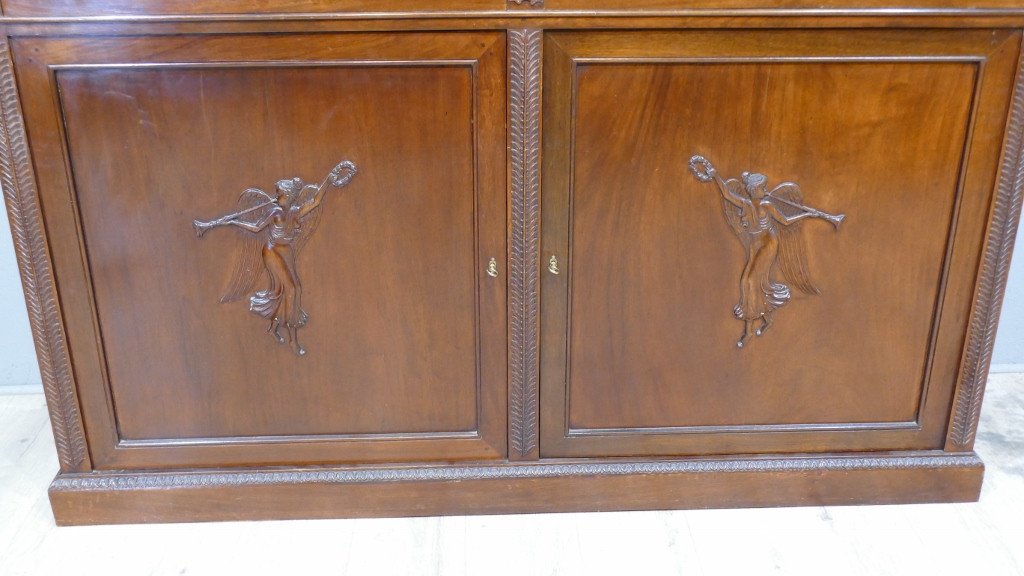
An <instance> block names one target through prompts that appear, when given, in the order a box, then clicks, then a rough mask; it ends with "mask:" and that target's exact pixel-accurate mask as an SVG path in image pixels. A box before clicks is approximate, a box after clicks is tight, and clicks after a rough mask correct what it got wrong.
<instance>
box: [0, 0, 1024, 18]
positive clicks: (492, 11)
mask: <svg viewBox="0 0 1024 576" xmlns="http://www.w3.org/2000/svg"><path fill="white" fill-rule="evenodd" d="M0 7H2V9H3V15H4V16H6V17H12V18H79V17H133V16H199V17H202V16H221V17H225V16H238V17H252V16H270V15H274V14H279V15H296V14H308V15H328V14H354V13H360V14H366V13H372V14H375V15H389V14H393V15H397V14H409V13H417V14H427V13H444V14H446V15H452V16H454V15H461V14H465V13H474V12H475V13H481V15H487V16H496V15H497V16H500V15H501V12H503V11H508V13H509V14H511V15H519V14H522V13H523V12H532V13H538V12H539V13H543V14H544V15H545V16H554V17H564V16H577V15H578V16H600V15H601V14H597V13H596V12H618V13H634V14H636V13H645V14H644V15H647V14H650V15H667V14H670V13H678V14H680V15H686V16H690V15H693V16H704V15H714V14H715V12H718V11H721V12H730V11H737V10H738V11H742V12H743V13H744V14H745V15H752V16H756V15H760V14H761V13H792V12H793V11H797V12H801V11H806V12H804V13H805V14H808V15H821V14H823V13H830V14H831V13H847V12H861V11H868V12H874V11H878V10H880V9H885V11H886V14H887V15H889V16H892V15H893V14H895V13H898V12H901V11H905V12H906V13H907V14H913V15H921V14H923V12H922V11H937V12H941V13H942V14H946V15H948V14H950V13H951V12H961V11H962V12H967V13H979V12H984V11H991V10H996V11H998V12H1000V13H1006V12H1011V13H1013V14H1021V13H1024V9H1022V7H1021V5H1020V1H1019V0H981V1H980V2H967V1H965V0H899V2H892V0H697V1H688V2H687V1H682V0H204V1H201V2H199V1H196V0H0Z"/></svg>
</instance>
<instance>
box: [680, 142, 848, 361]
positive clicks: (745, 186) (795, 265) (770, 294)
mask: <svg viewBox="0 0 1024 576" xmlns="http://www.w3.org/2000/svg"><path fill="white" fill-rule="evenodd" d="M690 171H691V172H693V175H694V176H696V177H697V179H698V180H700V181H701V182H712V181H714V182H715V184H717V185H718V189H719V192H721V195H722V210H723V211H724V212H725V219H726V221H727V222H728V223H729V226H730V227H731V228H732V230H733V232H734V233H735V234H736V236H737V237H739V239H740V242H741V243H742V244H743V248H744V251H745V252H746V259H747V261H746V264H745V265H744V266H743V272H742V273H741V274H740V300H739V303H738V304H736V307H735V308H734V309H733V314H734V315H735V316H736V318H737V319H738V320H741V321H743V334H742V335H741V336H740V339H739V340H738V341H737V342H736V346H737V347H739V348H743V346H744V345H745V344H746V343H747V342H748V341H749V340H750V338H751V336H761V335H762V334H764V333H765V331H767V330H768V328H770V327H771V325H772V315H773V314H774V313H775V311H777V310H778V309H779V308H782V307H783V306H785V305H786V303H787V302H789V299H790V297H791V293H790V286H793V287H795V288H796V289H797V290H799V291H800V292H802V293H804V294H808V295H814V294H819V293H820V292H819V290H818V288H817V287H816V286H815V285H814V283H813V282H812V281H811V277H810V273H809V271H808V269H807V254H806V247H805V245H804V239H803V236H802V234H801V233H800V229H801V227H800V226H796V224H797V223H799V222H801V221H803V220H806V219H808V218H819V219H822V220H825V221H827V222H829V223H831V224H832V226H834V227H835V228H836V229H837V230H838V229H839V224H840V223H842V221H843V219H844V218H845V215H843V214H827V213H825V212H822V211H820V210H817V209H815V208H811V207H808V206H806V205H804V203H803V202H804V200H803V194H802V193H801V191H800V187H799V186H797V185H796V184H794V183H792V182H784V183H782V184H779V185H778V186H776V187H775V188H772V189H771V190H768V178H767V177H765V175H764V174H757V173H750V172H744V173H743V174H741V176H740V179H739V180H737V179H735V178H730V179H728V180H723V179H722V177H721V176H719V175H718V171H717V170H715V167H714V166H713V165H712V164H711V162H708V161H707V159H705V158H704V157H703V156H694V157H692V158H690ZM779 276H781V277H782V279H783V280H784V282H780V281H778V277H779Z"/></svg>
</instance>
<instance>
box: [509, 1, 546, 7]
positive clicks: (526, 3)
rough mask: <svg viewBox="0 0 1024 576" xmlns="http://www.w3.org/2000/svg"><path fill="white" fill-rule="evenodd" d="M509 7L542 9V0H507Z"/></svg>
mask: <svg viewBox="0 0 1024 576" xmlns="http://www.w3.org/2000/svg"><path fill="white" fill-rule="evenodd" d="M508 4H509V5H511V6H527V7H530V8H543V7H544V0H508Z"/></svg>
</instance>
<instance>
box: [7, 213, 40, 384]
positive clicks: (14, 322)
mask: <svg viewBox="0 0 1024 576" xmlns="http://www.w3.org/2000/svg"><path fill="white" fill-rule="evenodd" d="M0 205H2V201H0ZM0 318H3V325H2V326H0V386H16V387H26V386H32V387H40V386H41V384H40V379H39V366H38V365H37V364H36V350H35V347H34V345H33V344H32V331H31V330H30V329H29V324H28V311H27V310H26V309H25V298H24V297H23V296H22V292H21V276H20V275H19V274H18V264H17V262H16V261H15V260H14V244H13V243H12V241H11V232H10V228H8V226H7V209H6V207H5V208H4V209H3V210H0Z"/></svg>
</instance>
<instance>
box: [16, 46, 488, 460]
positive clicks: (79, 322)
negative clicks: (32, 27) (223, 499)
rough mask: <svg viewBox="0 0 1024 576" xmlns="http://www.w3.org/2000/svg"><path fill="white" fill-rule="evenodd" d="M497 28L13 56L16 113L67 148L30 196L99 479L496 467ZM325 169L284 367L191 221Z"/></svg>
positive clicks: (226, 262) (216, 249) (218, 240)
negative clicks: (471, 461) (44, 237)
mask: <svg viewBox="0 0 1024 576" xmlns="http://www.w3.org/2000/svg"><path fill="white" fill-rule="evenodd" d="M499 38H500V36H498V35H495V34H479V35H463V36H426V37H407V38H406V39H405V40H404V42H397V43H396V42H393V41H392V42H391V44H390V47H389V49H387V50H378V49H377V48H376V47H377V46H379V45H380V44H381V42H382V41H384V40H385V39H384V38H382V37H373V36H363V37H345V38H340V37H320V38H311V37H305V38H303V37H289V38H281V39H280V41H279V42H266V41H265V39H257V38H249V39H239V38H233V39H231V42H230V43H228V42H220V41H218V40H216V39H213V40H210V41H208V42H198V43H192V42H182V41H180V40H166V39H163V40H161V39H153V40H150V41H145V42H133V43H131V44H127V43H125V42H122V41H116V40H114V41H110V40H107V41H102V40H100V41H93V40H68V41H59V40H58V41H32V40H26V41H25V43H24V44H16V46H15V48H14V53H15V58H16V59H18V58H21V57H24V58H23V59H22V60H21V62H22V63H23V68H22V71H23V77H22V78H23V82H24V85H25V86H26V91H38V92H37V93H38V96H35V97H33V98H32V100H31V103H30V104H29V105H27V106H26V115H27V116H28V118H29V122H31V123H34V124H35V125H38V126H44V125H49V126H56V125H57V123H58V122H59V123H60V124H63V128H64V131H65V135H66V144H65V140H64V139H62V138H61V136H62V135H61V133H60V132H57V131H53V132H42V131H41V132H39V133H37V134H35V135H33V139H34V140H33V145H34V146H35V147H36V150H37V158H38V161H39V162H40V163H43V164H50V165H54V164H58V163H63V161H64V154H65V153H67V154H68V162H69V170H70V172H71V175H72V178H73V180H72V182H73V184H72V183H71V182H68V181H66V180H65V179H64V178H65V176H64V174H63V173H61V172H53V173H48V174H47V175H46V176H44V177H43V178H42V179H41V182H40V187H41V194H42V197H43V201H44V203H47V202H49V203H52V205H53V206H54V209H53V210H52V211H50V213H49V214H48V218H51V219H52V220H51V222H53V225H54V226H55V228H54V229H55V230H61V231H63V232H64V233H62V234H54V235H51V243H52V245H53V247H54V261H55V264H56V266H57V273H58V276H60V277H61V278H62V281H63V283H64V286H65V287H66V290H68V291H70V292H71V293H73V294H75V295H76V296H77V295H81V297H82V298H83V304H85V306H83V307H82V308H81V310H79V308H78V307H77V305H76V307H75V311H76V312H78V311H81V312H87V314H81V315H75V314H74V313H72V314H69V316H68V318H67V323H68V328H69V331H70V332H71V334H72V339H73V340H74V342H75V344H73V348H78V349H81V350H82V351H83V352H82V353H81V355H82V356H83V358H82V360H81V361H80V363H79V373H78V376H79V382H80V386H81V387H82V388H83V389H84V390H87V391H88V392H87V394H86V395H87V397H86V398H83V405H84V409H85V413H86V423H87V426H88V428H89V430H90V439H91V443H92V448H93V451H94V453H95V454H96V459H97V465H98V466H112V467H124V466H154V465H183V464H186V463H187V464H192V465H196V464H201V463H203V462H220V461H223V459H225V458H226V459H227V460H228V461H237V462H239V463H241V462H244V463H257V462H267V463H285V462H296V463H297V462H302V461H306V460H307V459H313V460H314V461H323V462H331V461H335V462H339V461H352V460H359V461H365V460H371V461H372V460H376V459H387V460H395V459H415V460H420V459H423V458H428V459H430V458H444V459H459V458H467V457H474V458H484V457H493V456H500V455H503V454H504V451H505V440H504V438H505V432H504V429H505V416H504V414H505V409H504V399H503V396H504V393H505V385H504V382H505V374H506V368H505V349H506V337H505V323H504V310H505V296H504V282H503V281H501V280H497V279H495V278H491V277H489V276H487V275H486V273H485V267H484V263H485V262H486V261H487V259H488V258H489V257H491V256H492V255H498V256H500V255H502V254H503V253H504V252H505V239H504V234H503V230H504V227H505V224H504V223H505V213H504V207H503V205H504V185H503V182H502V180H503V173H504V171H503V169H502V166H503V165H504V158H503V140H504V133H503V130H502V125H503V123H502V122H501V120H500V118H501V112H500V111H501V110H503V109H504V80H503V75H502V74H501V69H500V67H501V66H502V64H503V62H504V50H503V48H504V46H503V43H502V42H498V41H497V40H498V39H499ZM426 45H432V46H433V47H434V49H433V50H429V49H424V48H423V47H424V46H426ZM414 46H415V47H416V51H415V52H414V51H413V47H414ZM69 55H70V57H68V56H69ZM225 59H227V60H229V61H230V60H232V59H234V60H236V62H235V63H223V61H224V60H225ZM207 61H217V62H221V63H218V64H216V65H214V66H206V65H205V64H204V63H205V62H207ZM303 61H305V62H308V64H303ZM286 62H287V64H285V63H286ZM164 63H166V65H164ZM309 64H315V66H312V67H310V65H309ZM43 65H45V66H49V67H51V70H52V69H54V67H59V68H58V70H57V71H56V72H54V73H52V74H50V73H48V72H47V69H46V68H44V67H43ZM474 66H475V67H476V69H475V70H474ZM58 92H59V101H58V102H57V105H58V106H59V108H55V107H54V106H53V100H52V98H53V97H54V96H57V95H58V94H57V93H58ZM43 94H50V98H45V97H43V96H42V95H43ZM410 102H415V103H416V104H415V105H414V106H410ZM474 127H475V130H474ZM128 151H131V152H132V153H131V154H130V155H128V156H127V157H126V156H125V154H126V153H127V152H128ZM340 159H352V160H353V161H355V162H356V163H357V165H358V166H359V168H360V174H359V175H358V176H357V178H356V179H355V180H354V181H353V182H352V183H351V184H350V185H349V186H347V187H346V188H343V189H339V190H332V191H331V192H328V197H327V198H326V200H325V201H324V215H323V221H322V223H321V226H320V228H319V229H318V231H317V237H315V238H313V239H312V241H311V242H310V244H309V246H308V248H306V249H305V251H304V253H302V254H301V255H300V258H299V262H298V266H299V268H300V273H301V276H302V278H303V283H304V287H305V295H304V298H305V299H304V306H305V308H306V309H307V311H308V312H309V314H310V316H311V320H310V322H309V326H308V327H307V328H305V329H303V330H302V333H303V338H305V344H306V346H307V347H308V348H309V353H308V354H307V356H306V357H304V358H302V359H301V360H300V359H297V358H292V357H290V352H289V351H288V349H287V348H286V347H282V346H277V345H276V344H275V343H274V342H273V340H272V339H271V338H270V337H269V335H267V334H266V333H265V330H264V327H265V322H264V321H263V320H262V319H260V318H257V317H256V316H255V315H253V314H249V313H248V312H247V311H246V309H245V305H244V303H242V304H235V305H223V304H219V303H218V298H219V297H220V294H221V292H222V288H223V286H224V284H225V282H226V280H227V276H228V275H229V273H230V270H231V265H232V258H233V257H234V252H235V250H236V249H237V247H238V242H239V241H240V239H239V238H237V237H236V236H237V235H236V234H234V233H232V232H231V231H227V230H225V231H216V232H212V233H210V234H208V235H207V236H206V237H205V238H204V239H203V240H202V241H199V240H197V239H196V238H195V233H194V231H193V230H192V227H191V220H192V219H193V218H197V217H201V218H207V217H212V216H214V215H216V214H217V213H218V212H219V211H223V209H224V207H226V206H231V205H233V203H234V200H235V198H236V197H237V195H238V194H239V193H240V192H241V190H243V189H244V188H246V187H249V186H258V187H262V188H264V189H268V190H269V189H270V186H272V183H273V182H275V181H276V180H278V179H280V178H285V177H292V176H303V177H305V178H306V179H307V180H313V179H317V178H319V177H320V176H322V173H323V172H324V171H326V170H327V169H329V168H330V167H332V166H333V165H334V164H335V163H337V162H338V161H339V160H340ZM165 160H166V161H165ZM397 162H401V163H402V164H403V165H404V166H406V167H408V168H409V170H408V171H396V170H394V169H393V166H394V164H396V163H397ZM63 198H71V199H73V201H74V202H73V203H72V204H66V203H63V204H62V203H60V200H61V199H63ZM57 206H61V207H62V208H63V210H57V208H56V207H57ZM76 227H80V233H79V234H75V233H74V230H75V229H76ZM424 247H429V248H428V249H426V250H424ZM90 309H92V313H91V314H88V312H89V310H90ZM428 343H430V344H429V350H430V351H431V352H430V353H429V354H427V353H425V350H427V349H428V348H427V347H428ZM85 350H96V351H97V353H98V355H97V356H96V357H95V360H93V361H86V360H85V358H84V356H85V352H84V351H85ZM99 354H102V356H100V355H99ZM140 359H145V361H144V362H140ZM183 359H187V361H182V360H183ZM93 366H94V367H95V368H92V367H93ZM108 395H109V396H108ZM169 405H173V406H175V407H176V409H175V410H173V411H170V412H168V411H167V406H169ZM111 441H113V445H111Z"/></svg>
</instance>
